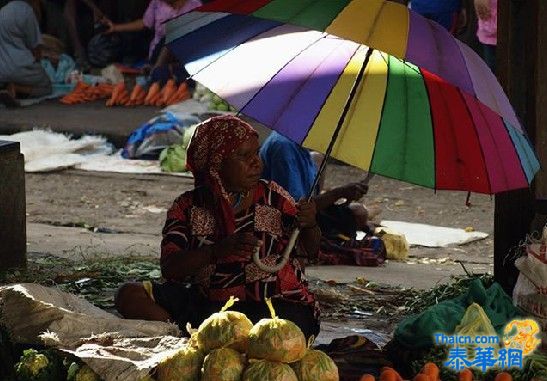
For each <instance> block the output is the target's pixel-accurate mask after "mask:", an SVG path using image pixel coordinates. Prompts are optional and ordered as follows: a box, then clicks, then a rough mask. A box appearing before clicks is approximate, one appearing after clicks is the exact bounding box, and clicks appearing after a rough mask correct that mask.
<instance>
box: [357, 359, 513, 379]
mask: <svg viewBox="0 0 547 381" xmlns="http://www.w3.org/2000/svg"><path fill="white" fill-rule="evenodd" d="M440 374H441V372H440V369H439V367H438V366H437V365H436V364H434V363H432V362H428V363H426V364H425V365H424V367H423V368H422V370H421V371H420V373H418V374H417V375H416V376H414V378H413V379H412V381H441V378H440ZM458 380H459V381H474V375H473V372H472V371H471V369H462V370H460V372H459V373H458ZM359 381H376V378H375V377H374V376H373V375H371V374H363V375H362V376H361V378H360V379H359ZM379 381H403V379H402V378H401V376H400V375H399V373H397V371H396V370H395V369H393V368H389V367H384V368H382V369H381V371H380V378H379ZM494 381H513V377H512V376H511V374H510V373H507V372H501V373H498V374H497V375H496V378H495V380H494Z"/></svg>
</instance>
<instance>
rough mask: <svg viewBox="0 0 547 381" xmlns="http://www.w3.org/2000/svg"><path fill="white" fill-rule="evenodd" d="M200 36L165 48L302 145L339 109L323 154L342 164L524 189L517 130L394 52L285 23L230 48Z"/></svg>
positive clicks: (528, 174) (530, 166)
mask: <svg viewBox="0 0 547 381" xmlns="http://www.w3.org/2000/svg"><path fill="white" fill-rule="evenodd" d="M263 22H269V21H263ZM202 37H204V36H200V35H199V31H196V33H195V34H194V33H192V34H188V35H185V36H184V37H180V38H178V39H176V40H174V41H172V42H171V44H170V47H171V50H172V51H173V52H174V53H175V54H176V55H178V56H179V58H180V59H181V60H183V61H185V60H187V59H188V57H192V58H191V59H190V60H189V61H185V62H188V64H187V65H186V68H187V70H188V71H189V73H190V74H191V75H192V77H193V78H194V79H195V80H196V81H198V82H200V83H202V84H204V85H205V86H207V87H208V88H210V89H211V90H212V91H213V92H215V93H216V94H218V95H219V96H220V97H222V98H223V99H225V100H226V101H228V102H229V103H230V104H231V105H232V106H234V107H235V108H236V109H237V110H239V111H240V112H241V113H242V114H245V115H248V116H249V117H251V118H253V119H255V120H257V121H259V122H261V123H263V124H264V125H266V126H268V127H270V128H272V129H274V130H276V131H278V132H280V133H282V134H283V135H285V136H287V137H289V138H290V139H291V140H293V141H295V142H297V143H300V144H302V145H303V146H305V147H308V148H310V149H314V150H318V151H322V152H325V151H326V149H327V146H328V145H329V143H330V142H331V140H332V136H333V132H334V130H335V128H336V127H337V124H338V122H339V120H340V119H341V118H342V116H343V114H344V109H345V108H346V109H347V115H345V118H344V123H343V125H342V128H341V130H340V132H339V136H338V138H337V140H336V143H335V145H334V149H333V152H332V156H334V157H335V158H337V159H340V160H342V161H344V162H346V163H348V164H351V165H354V166H357V167H359V168H362V169H364V170H366V171H370V172H373V173H377V174H380V175H383V176H386V177H391V178H395V179H399V180H403V181H407V182H410V183H414V184H418V185H422V186H426V187H430V188H435V189H450V190H464V191H472V192H479V193H488V194H493V193H497V192H502V191H507V190H511V189H518V188H524V187H527V186H528V184H529V183H530V181H531V180H532V178H533V176H534V174H535V172H537V170H538V169H539V163H538V161H537V159H536V156H535V154H534V152H533V150H532V148H531V145H530V143H529V142H528V140H527V138H526V136H525V134H524V133H523V132H522V131H521V130H520V129H519V128H517V127H515V126H514V125H512V124H511V123H510V122H508V121H507V120H505V119H504V118H502V117H501V116H500V115H498V114H497V113H496V112H494V111H492V110H491V109H490V108H489V107H487V106H486V105H484V104H483V103H482V102H480V101H479V100H478V99H477V98H476V97H474V96H473V95H471V94H469V93H466V92H465V91H463V90H462V89H461V88H458V87H456V86H454V85H452V84H450V83H449V82H447V81H445V80H444V79H441V78H440V77H439V76H437V75H434V74H432V73H430V72H429V71H427V70H425V69H423V68H419V67H417V66H415V65H412V64H410V63H408V62H405V61H402V60H400V59H398V58H396V57H394V56H390V55H388V54H386V53H382V52H379V51H376V50H374V51H370V50H369V48H368V47H366V46H364V45H361V44H358V43H355V42H352V41H348V40H344V39H340V38H337V37H334V36H330V35H327V34H325V33H321V32H317V31H310V30H307V29H306V28H303V27H298V26H293V25H280V26H277V27H274V28H270V29H268V30H267V31H266V32H264V33H261V34H258V35H256V36H255V37H251V38H249V39H247V40H245V41H244V42H242V43H238V44H237V46H232V44H233V42H230V41H229V40H230V35H225V36H222V35H219V37H217V38H216V39H213V40H208V39H207V38H202ZM197 41H199V43H198V42H197ZM226 46H229V48H226ZM367 53H371V54H370V55H369V57H367ZM359 72H362V73H363V75H362V78H359ZM353 88H355V91H354V95H352V96H350V94H352V89H353Z"/></svg>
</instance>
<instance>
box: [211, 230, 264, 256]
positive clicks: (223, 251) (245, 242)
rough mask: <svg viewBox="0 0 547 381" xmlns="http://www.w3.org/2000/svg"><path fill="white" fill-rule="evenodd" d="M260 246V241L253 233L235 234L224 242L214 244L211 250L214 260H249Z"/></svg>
mask: <svg viewBox="0 0 547 381" xmlns="http://www.w3.org/2000/svg"><path fill="white" fill-rule="evenodd" d="M260 246H262V241H260V240H259V239H258V238H256V236H255V235H254V234H253V233H249V232H246V233H236V234H233V235H231V236H229V237H228V238H225V239H224V240H222V241H220V242H218V243H216V244H214V245H213V247H212V248H211V249H212V250H213V255H214V257H215V258H216V259H222V258H225V257H228V256H235V257H241V258H242V259H250V258H251V257H252V256H253V254H254V252H255V250H256V248H257V247H260Z"/></svg>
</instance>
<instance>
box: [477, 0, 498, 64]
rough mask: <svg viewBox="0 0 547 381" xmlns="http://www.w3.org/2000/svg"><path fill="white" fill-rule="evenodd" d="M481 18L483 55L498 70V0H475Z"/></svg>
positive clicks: (479, 26) (478, 30) (480, 30)
mask: <svg viewBox="0 0 547 381" xmlns="http://www.w3.org/2000/svg"><path fill="white" fill-rule="evenodd" d="M475 10H476V11H477V17H478V19H479V22H478V23H479V25H478V29H477V37H478V38H479V41H480V43H481V44H482V46H483V51H482V57H483V59H484V60H485V61H486V63H487V64H488V66H489V67H490V69H492V71H493V72H494V73H495V72H496V45H497V44H498V0H475Z"/></svg>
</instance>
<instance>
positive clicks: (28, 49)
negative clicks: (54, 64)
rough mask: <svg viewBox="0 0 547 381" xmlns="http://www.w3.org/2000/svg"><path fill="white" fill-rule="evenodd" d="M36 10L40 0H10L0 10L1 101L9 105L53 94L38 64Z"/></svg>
mask: <svg viewBox="0 0 547 381" xmlns="http://www.w3.org/2000/svg"><path fill="white" fill-rule="evenodd" d="M39 9H40V8H39V0H28V1H23V0H16V1H11V2H9V3H8V4H7V5H5V6H4V7H2V8H1V9H0V88H4V89H3V90H2V91H1V93H0V102H3V103H5V104H6V105H8V106H17V105H18V102H17V101H16V98H17V97H20V96H23V97H42V96H45V95H48V94H50V93H51V91H52V90H51V81H50V79H49V77H48V75H47V73H46V71H45V70H44V69H43V68H42V65H41V64H40V45H41V44H42V36H41V33H40V27H39V25H38V17H37V12H39Z"/></svg>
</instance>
